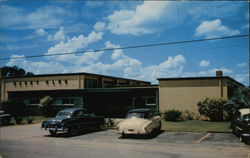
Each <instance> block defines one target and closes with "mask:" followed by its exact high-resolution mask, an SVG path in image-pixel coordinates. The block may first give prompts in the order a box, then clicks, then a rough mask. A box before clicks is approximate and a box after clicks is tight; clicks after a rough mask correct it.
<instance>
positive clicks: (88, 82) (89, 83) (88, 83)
mask: <svg viewBox="0 0 250 158" xmlns="http://www.w3.org/2000/svg"><path fill="white" fill-rule="evenodd" d="M84 84H85V88H97V87H98V86H97V80H95V79H85V82H84Z"/></svg>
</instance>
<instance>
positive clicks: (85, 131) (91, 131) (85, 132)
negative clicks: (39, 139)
mask: <svg viewBox="0 0 250 158" xmlns="http://www.w3.org/2000/svg"><path fill="white" fill-rule="evenodd" d="M102 131H105V130H84V131H80V132H78V133H76V134H71V133H57V134H56V135H55V136H52V135H50V134H48V135H44V137H52V138H71V137H75V136H81V135H85V134H90V133H97V132H102Z"/></svg>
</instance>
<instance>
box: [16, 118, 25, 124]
mask: <svg viewBox="0 0 250 158" xmlns="http://www.w3.org/2000/svg"><path fill="white" fill-rule="evenodd" d="M23 118H24V117H22V116H16V117H14V120H15V122H16V124H18V125H20V124H21V123H22V121H23Z"/></svg>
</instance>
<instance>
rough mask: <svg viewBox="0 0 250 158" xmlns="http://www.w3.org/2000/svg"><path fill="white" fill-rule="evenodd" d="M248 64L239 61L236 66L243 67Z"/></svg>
mask: <svg viewBox="0 0 250 158" xmlns="http://www.w3.org/2000/svg"><path fill="white" fill-rule="evenodd" d="M247 65H248V64H247V63H239V64H237V65H236V66H237V67H245V66H247Z"/></svg>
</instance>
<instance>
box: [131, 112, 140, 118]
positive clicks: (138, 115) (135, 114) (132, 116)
mask: <svg viewBox="0 0 250 158" xmlns="http://www.w3.org/2000/svg"><path fill="white" fill-rule="evenodd" d="M127 118H144V113H138V112H131V113H128V115H127Z"/></svg>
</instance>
